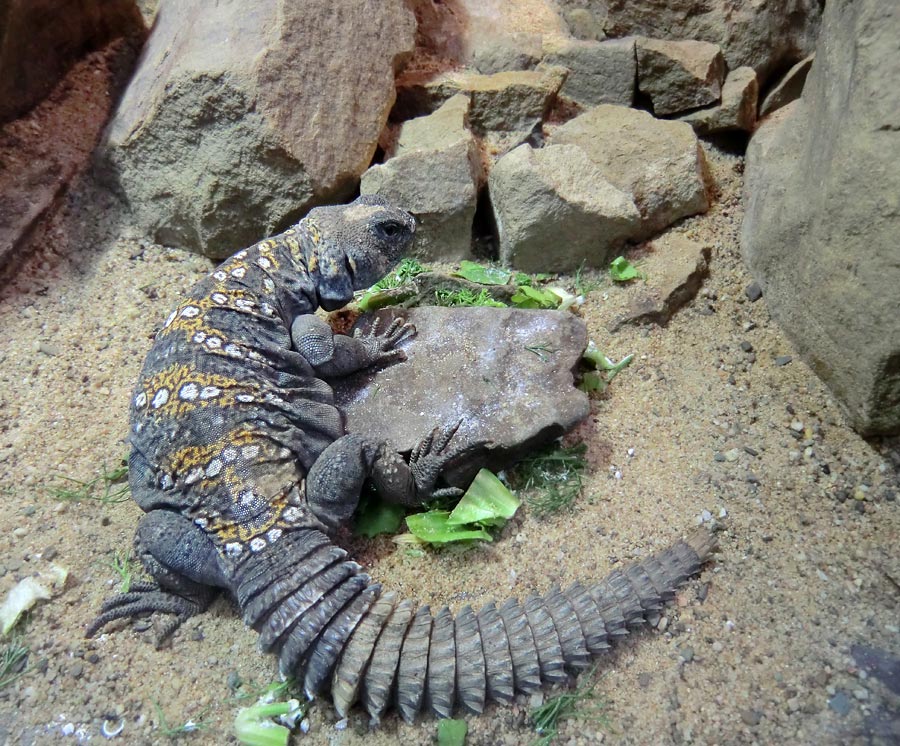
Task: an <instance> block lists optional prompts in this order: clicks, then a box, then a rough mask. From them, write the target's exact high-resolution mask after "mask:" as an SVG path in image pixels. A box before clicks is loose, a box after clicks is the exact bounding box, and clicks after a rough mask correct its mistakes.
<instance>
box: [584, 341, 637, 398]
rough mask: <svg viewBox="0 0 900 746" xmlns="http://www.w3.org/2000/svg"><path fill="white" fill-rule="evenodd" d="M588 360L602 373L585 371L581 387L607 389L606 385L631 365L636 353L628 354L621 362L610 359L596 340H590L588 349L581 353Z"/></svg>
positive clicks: (595, 389) (591, 389)
mask: <svg viewBox="0 0 900 746" xmlns="http://www.w3.org/2000/svg"><path fill="white" fill-rule="evenodd" d="M581 357H582V358H584V359H585V360H586V361H587V362H589V363H590V364H591V365H593V366H594V367H595V368H596V369H597V370H598V371H603V373H604V374H605V375H604V374H601V373H591V372H588V373H585V374H584V376H583V378H582V381H581V385H580V386H579V388H580V389H581V390H582V391H605V390H606V387H607V386H609V384H611V383H612V381H613V379H614V378H615V377H616V376H617V375H619V373H621V372H622V371H623V370H625V368H627V367H628V366H629V365H631V361H632V360H634V355H633V354H632V355H626V356H625V357H623V358H622V359H621V360H620V361H619V362H617V363H616V362H614V361H612V360H610V359H609V358H608V357H606V355H604V354H603V353H602V352H600V350H599V348H598V347H597V345H596V344H594V340H593V339H592V340H591V341H590V342H588V346H587V349H586V350H585V351H584V352H583V353H582V354H581Z"/></svg>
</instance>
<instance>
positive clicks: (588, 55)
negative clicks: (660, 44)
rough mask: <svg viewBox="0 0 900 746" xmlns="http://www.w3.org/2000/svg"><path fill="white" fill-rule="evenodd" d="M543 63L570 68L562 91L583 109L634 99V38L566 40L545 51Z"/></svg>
mask: <svg viewBox="0 0 900 746" xmlns="http://www.w3.org/2000/svg"><path fill="white" fill-rule="evenodd" d="M542 64H543V65H553V66H558V67H564V68H566V69H567V70H568V71H569V74H568V75H567V76H566V81H565V83H563V87H562V88H561V89H560V92H559V93H560V95H561V96H565V97H566V98H568V99H571V100H572V101H574V102H575V103H577V104H579V105H580V106H582V107H584V108H590V107H591V106H597V105H598V104H620V105H621V106H631V104H632V102H633V101H634V90H635V80H636V74H637V62H636V60H635V52H634V39H613V40H610V41H603V42H599V41H577V40H571V39H567V40H565V41H564V42H562V43H559V44H556V45H554V46H553V47H552V48H550V49H547V50H545V54H544V59H543V63H542Z"/></svg>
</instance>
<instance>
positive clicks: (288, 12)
mask: <svg viewBox="0 0 900 746" xmlns="http://www.w3.org/2000/svg"><path fill="white" fill-rule="evenodd" d="M414 31H415V22H414V17H413V15H412V13H411V12H410V11H409V10H408V9H407V8H406V6H405V5H404V3H403V1H402V0H378V1H377V2H376V0H340V2H335V1H334V0H308V1H307V2H304V3H292V2H286V1H285V0H261V1H260V2H257V3H254V4H253V5H252V6H248V5H247V4H246V3H244V2H239V0H222V2H219V3H217V5H216V8H215V11H214V12H212V11H211V10H210V8H209V6H208V3H205V2H201V1H200V0H177V1H176V0H162V2H161V4H160V7H159V10H158V12H157V16H156V23H155V25H154V29H153V33H152V34H151V36H150V40H149V41H148V43H147V47H146V48H145V51H144V55H143V57H142V61H141V64H140V67H139V69H138V71H137V73H136V75H135V77H134V79H133V80H132V82H131V85H130V86H129V88H128V90H127V92H126V94H125V96H124V97H123V99H122V102H121V104H120V106H119V109H118V112H117V114H116V116H115V118H114V120H113V122H112V123H111V125H110V127H109V130H108V132H107V137H106V142H105V143H104V147H103V153H102V160H103V163H104V166H105V168H104V171H105V173H106V175H107V177H108V178H109V179H111V180H112V181H113V182H114V184H115V185H116V187H117V188H118V189H119V190H120V191H121V192H122V193H123V194H124V196H125V197H126V198H127V200H128V202H129V203H130V204H131V207H132V208H133V210H134V213H135V216H136V218H137V220H138V222H139V224H140V225H141V226H142V227H143V228H144V229H145V230H146V231H147V232H148V233H149V234H150V235H151V236H152V237H153V238H154V240H156V241H158V242H160V243H165V244H174V245H178V246H184V247H188V248H191V249H195V250H198V251H202V252H203V253H205V254H208V255H210V256H217V257H221V256H226V255H228V254H230V253H231V252H233V251H234V250H235V249H236V248H239V247H241V246H245V245H247V244H249V243H252V242H253V241H255V240H258V239H259V238H260V237H261V236H264V235H268V234H271V233H273V232H275V231H276V230H277V229H279V228H281V227H283V226H284V225H285V224H286V223H289V222H291V221H292V220H294V219H296V218H298V217H300V216H301V215H302V214H303V212H304V211H305V210H306V209H308V208H309V207H310V206H311V205H313V204H315V203H317V202H322V201H326V200H329V199H336V198H338V197H342V196H345V195H346V194H348V193H349V192H350V191H351V190H352V189H353V188H355V186H356V183H357V179H358V178H359V176H360V174H362V172H363V171H365V169H366V168H367V167H368V165H369V163H370V161H371V158H372V155H373V153H374V152H375V148H376V145H377V141H378V136H379V133H380V132H381V130H382V128H383V126H384V124H385V122H386V120H387V115H388V112H389V111H390V108H391V105H392V104H393V101H394V66H395V64H396V63H397V62H398V60H399V59H400V58H402V57H403V56H404V55H406V54H407V53H408V52H410V50H412V48H413V36H414Z"/></svg>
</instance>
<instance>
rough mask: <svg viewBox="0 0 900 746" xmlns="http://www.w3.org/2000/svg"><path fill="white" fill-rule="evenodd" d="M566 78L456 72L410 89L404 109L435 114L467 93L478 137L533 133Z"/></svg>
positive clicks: (558, 73) (549, 73)
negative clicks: (491, 134)
mask: <svg viewBox="0 0 900 746" xmlns="http://www.w3.org/2000/svg"><path fill="white" fill-rule="evenodd" d="M565 77H566V71H565V70H564V69H562V68H550V69H545V70H540V71H538V70H510V71H507V72H500V73H494V74H493V75H480V74H478V73H471V72H467V71H464V70H460V71H454V72H449V73H444V74H442V75H439V76H437V77H436V78H433V79H432V80H429V81H428V82H426V83H424V84H423V85H422V86H420V87H419V88H416V89H415V90H412V89H408V90H407V91H406V95H407V97H408V101H407V103H406V104H405V105H404V108H405V109H406V107H408V106H411V107H412V108H411V110H417V109H418V110H422V111H433V110H434V109H435V108H437V107H438V106H440V105H441V104H443V103H444V102H445V101H446V100H447V99H449V98H450V97H452V96H455V95H457V94H459V93H463V94H465V95H466V96H468V98H469V101H470V105H469V126H470V127H471V128H472V130H473V131H474V132H475V133H476V134H478V135H482V134H484V133H486V132H492V131H493V132H531V130H533V129H534V128H535V127H536V126H538V125H539V124H540V123H541V121H543V119H544V117H545V116H546V115H547V112H548V111H549V110H550V107H551V106H552V105H553V102H554V101H555V100H556V94H557V93H558V92H559V89H560V88H561V87H562V84H563V82H565ZM413 100H415V101H417V103H412V101H413Z"/></svg>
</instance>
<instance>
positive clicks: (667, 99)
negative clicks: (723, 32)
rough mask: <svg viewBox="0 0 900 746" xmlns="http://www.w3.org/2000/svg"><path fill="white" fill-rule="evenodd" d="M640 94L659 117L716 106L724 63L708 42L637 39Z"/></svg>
mask: <svg viewBox="0 0 900 746" xmlns="http://www.w3.org/2000/svg"><path fill="white" fill-rule="evenodd" d="M636 49H637V71H638V90H639V91H640V92H641V93H643V94H645V95H647V96H649V97H650V101H651V103H652V104H653V113H654V114H655V115H656V116H665V115H667V114H676V113H678V112H680V111H686V110H688V109H696V108H697V107H698V106H707V105H708V104H714V103H717V102H718V101H719V99H720V97H721V95H722V81H723V79H724V78H725V60H724V58H723V57H722V50H721V49H720V48H719V46H718V45H717V44H710V43H709V42H705V41H665V40H663V39H647V38H645V37H638V39H637V45H636Z"/></svg>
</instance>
